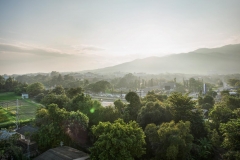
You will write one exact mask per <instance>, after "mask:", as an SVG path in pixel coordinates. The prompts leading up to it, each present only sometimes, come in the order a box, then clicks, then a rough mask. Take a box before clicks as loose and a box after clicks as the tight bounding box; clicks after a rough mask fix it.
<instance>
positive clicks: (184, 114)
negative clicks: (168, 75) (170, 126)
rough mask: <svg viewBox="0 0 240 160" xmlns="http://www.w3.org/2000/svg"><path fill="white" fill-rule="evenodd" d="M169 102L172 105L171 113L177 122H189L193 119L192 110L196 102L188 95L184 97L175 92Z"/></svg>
mask: <svg viewBox="0 0 240 160" xmlns="http://www.w3.org/2000/svg"><path fill="white" fill-rule="evenodd" d="M167 100H168V102H169V103H170V105H171V112H172V115H173V117H174V120H175V122H179V121H180V120H184V121H187V120H189V119H190V118H191V114H192V109H193V108H194V105H195V102H194V101H192V98H191V97H189V96H188V95H187V94H185V95H182V94H181V93H178V92H175V93H172V94H171V95H170V96H169V97H168V99H167Z"/></svg>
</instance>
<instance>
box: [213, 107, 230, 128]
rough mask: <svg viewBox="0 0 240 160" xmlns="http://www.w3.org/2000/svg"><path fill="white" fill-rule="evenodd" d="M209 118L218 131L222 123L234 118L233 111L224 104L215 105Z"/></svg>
mask: <svg viewBox="0 0 240 160" xmlns="http://www.w3.org/2000/svg"><path fill="white" fill-rule="evenodd" d="M209 117H210V119H211V120H213V123H214V124H215V125H216V129H218V127H219V125H220V123H226V122H228V121H229V120H230V118H231V117H232V110H231V109H230V108H228V107H227V106H226V105H225V104H223V103H220V104H215V105H214V107H213V109H212V110H211V111H210V113H209Z"/></svg>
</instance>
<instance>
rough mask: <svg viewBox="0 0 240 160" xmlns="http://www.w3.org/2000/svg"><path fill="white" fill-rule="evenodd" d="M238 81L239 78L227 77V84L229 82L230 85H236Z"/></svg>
mask: <svg viewBox="0 0 240 160" xmlns="http://www.w3.org/2000/svg"><path fill="white" fill-rule="evenodd" d="M239 82H240V80H239V79H229V80H228V84H229V85H230V86H232V87H235V86H237V85H238V83H239Z"/></svg>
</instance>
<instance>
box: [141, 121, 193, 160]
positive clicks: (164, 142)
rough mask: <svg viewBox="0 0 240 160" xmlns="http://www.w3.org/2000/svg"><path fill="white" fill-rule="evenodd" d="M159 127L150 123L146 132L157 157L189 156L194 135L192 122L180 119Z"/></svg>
mask: <svg viewBox="0 0 240 160" xmlns="http://www.w3.org/2000/svg"><path fill="white" fill-rule="evenodd" d="M155 129H158V128H157V127H156V126H155V125H153V124H149V125H148V126H147V127H146V129H145V133H146V136H147V138H148V140H149V141H150V143H151V144H152V148H153V150H154V152H155V155H156V156H155V159H163V160H165V159H166V160H176V159H183V160H184V159H187V158H189V154H190V150H191V148H192V141H193V136H192V135H191V134H190V122H188V121H186V122H183V121H179V122H178V123H175V122H174V121H171V122H169V123H163V124H161V126H160V127H159V129H158V130H155Z"/></svg>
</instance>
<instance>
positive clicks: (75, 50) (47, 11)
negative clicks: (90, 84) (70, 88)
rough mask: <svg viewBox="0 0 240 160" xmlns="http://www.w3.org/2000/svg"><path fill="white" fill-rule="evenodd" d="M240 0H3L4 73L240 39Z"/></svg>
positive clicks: (78, 66)
mask: <svg viewBox="0 0 240 160" xmlns="http://www.w3.org/2000/svg"><path fill="white" fill-rule="evenodd" d="M239 8H240V1H238V0H229V1H225V0H211V1H208V0H202V1H191V0H181V1H179V0H175V1H174V0H170V1H167V0H166V1H161V0H150V1H146V0H145V1H143V0H138V1H136V0H131V1H129V0H121V1H120V0H119V1H110V0H103V1H97V0H95V1H94V0H93V1H77V0H75V1H74V0H72V1H67V0H65V1H64V0H61V1H53V0H52V1H45V0H41V1H26V0H22V1H17V0H12V1H8V0H1V1H0V74H25V73H33V72H35V73H36V72H51V71H53V70H56V71H60V72H65V71H82V70H90V69H98V68H103V67H108V66H113V65H117V64H121V63H124V62H128V61H132V60H135V59H141V58H146V57H151V56H158V57H161V56H166V55H169V54H177V53H187V52H191V51H194V50H196V49H199V48H215V47H220V46H224V45H228V44H238V43H240V20H239V19H240V17H239V15H240V9H239Z"/></svg>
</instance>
